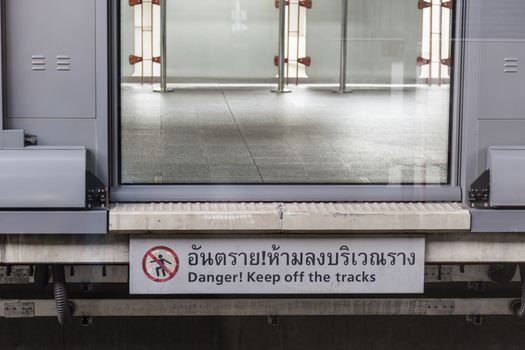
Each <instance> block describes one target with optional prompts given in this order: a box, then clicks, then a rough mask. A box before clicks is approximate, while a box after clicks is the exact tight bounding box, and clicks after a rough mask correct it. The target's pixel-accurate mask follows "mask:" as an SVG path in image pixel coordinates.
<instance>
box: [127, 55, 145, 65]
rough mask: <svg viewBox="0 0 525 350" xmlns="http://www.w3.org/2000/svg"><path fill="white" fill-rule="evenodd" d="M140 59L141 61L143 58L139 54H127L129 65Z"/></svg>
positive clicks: (138, 61)
mask: <svg viewBox="0 0 525 350" xmlns="http://www.w3.org/2000/svg"><path fill="white" fill-rule="evenodd" d="M142 61H143V58H142V57H140V56H135V55H129V64H131V65H134V64H137V63H140V62H142Z"/></svg>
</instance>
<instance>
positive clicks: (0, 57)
mask: <svg viewBox="0 0 525 350" xmlns="http://www.w3.org/2000/svg"><path fill="white" fill-rule="evenodd" d="M4 14H5V3H4V1H3V0H0V131H2V130H4V125H5V120H4V115H5V104H4V91H5V87H4V85H5V81H4V76H5V72H4V70H5V64H4V62H5V57H4V55H5V53H4V45H5V21H4Z"/></svg>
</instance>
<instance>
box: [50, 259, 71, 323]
mask: <svg viewBox="0 0 525 350" xmlns="http://www.w3.org/2000/svg"><path fill="white" fill-rule="evenodd" d="M53 282H54V285H53V292H54V294H55V303H56V307H57V316H58V323H60V325H61V326H65V325H68V324H70V323H71V318H72V314H73V307H72V304H70V302H69V299H68V297H67V289H66V274H65V271H64V266H63V265H53Z"/></svg>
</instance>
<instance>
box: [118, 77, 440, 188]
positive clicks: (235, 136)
mask: <svg viewBox="0 0 525 350" xmlns="http://www.w3.org/2000/svg"><path fill="white" fill-rule="evenodd" d="M270 88H271V87H270V86H263V87H261V86H259V87H250V86H245V87H228V86H222V87H202V86H201V87H194V88H189V87H177V88H176V90H175V91H174V92H172V93H169V94H158V93H153V92H152V89H151V87H150V86H144V87H141V86H139V85H124V87H123V89H122V181H123V182H124V183H205V184H210V183H213V184H218V183H243V184H246V183H442V182H446V181H447V156H448V126H449V89H448V87H427V86H421V87H417V88H414V87H412V88H405V89H403V90H402V89H393V90H389V89H377V88H376V89H357V90H355V91H354V92H353V93H351V94H345V95H338V94H334V93H332V92H331V89H329V88H325V87H312V86H310V87H309V86H299V87H295V88H293V92H292V93H290V94H282V95H277V94H273V93H271V92H270Z"/></svg>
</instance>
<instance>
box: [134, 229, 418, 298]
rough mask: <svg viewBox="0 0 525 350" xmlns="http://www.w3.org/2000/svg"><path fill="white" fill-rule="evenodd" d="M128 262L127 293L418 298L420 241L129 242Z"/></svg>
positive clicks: (345, 239) (276, 238)
mask: <svg viewBox="0 0 525 350" xmlns="http://www.w3.org/2000/svg"><path fill="white" fill-rule="evenodd" d="M152 247H153V248H152ZM169 247H176V249H172V248H169ZM175 251H176V252H177V253H176V254H175ZM129 261H130V292H131V293H132V294H226V295H227V294H394V293H400V294H407V293H423V291H424V288H423V287H424V276H425V274H424V272H425V238H424V237H395V238H387V237H361V238H353V237H352V238H349V237H339V238H338V237H331V238H314V237H312V238H308V237H305V238H287V237H275V238H273V237H272V238H184V239H182V238H164V239H148V238H131V239H130V257H129Z"/></svg>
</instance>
